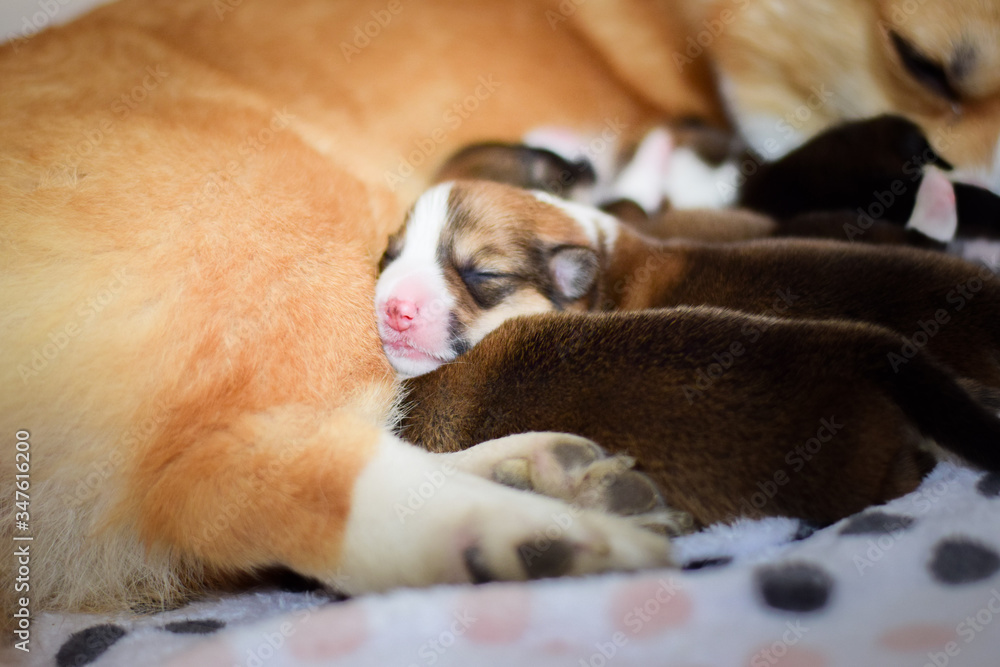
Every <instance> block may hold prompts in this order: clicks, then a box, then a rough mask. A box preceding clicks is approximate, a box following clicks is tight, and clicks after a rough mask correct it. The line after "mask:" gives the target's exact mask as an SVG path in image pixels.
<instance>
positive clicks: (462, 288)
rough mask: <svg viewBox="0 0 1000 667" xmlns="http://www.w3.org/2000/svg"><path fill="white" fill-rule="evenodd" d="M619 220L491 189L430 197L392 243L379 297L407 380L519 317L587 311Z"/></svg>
mask: <svg viewBox="0 0 1000 667" xmlns="http://www.w3.org/2000/svg"><path fill="white" fill-rule="evenodd" d="M617 231H618V223H617V221H616V220H615V219H614V218H612V217H610V216H608V215H606V214H604V213H602V212H600V211H598V210H596V209H592V208H590V207H586V206H579V205H574V204H570V203H566V202H563V201H561V200H559V199H556V198H554V197H551V196H549V195H547V194H545V193H540V192H538V193H535V192H528V191H523V190H518V189H515V188H510V187H505V186H501V185H497V184H493V183H486V182H475V183H474V184H473V183H472V182H464V181H456V182H447V183H442V184H440V185H437V186H435V187H434V188H432V189H430V190H428V191H427V192H426V193H425V194H424V195H423V196H422V197H421V198H420V199H419V200H418V201H417V203H416V205H415V206H414V208H413V209H412V211H411V212H410V214H409V215H408V216H407V219H406V223H405V224H404V226H403V227H402V228H401V229H400V230H399V231H398V232H397V233H396V234H394V235H393V236H392V237H391V238H390V239H389V245H388V249H387V250H386V253H385V256H384V257H383V259H382V264H381V267H380V269H381V275H380V276H379V281H378V285H377V288H376V295H375V307H376V313H377V316H378V329H379V335H380V336H381V339H382V345H383V348H384V349H385V353H386V355H387V356H388V358H389V361H390V362H391V363H392V365H393V367H394V368H395V369H396V371H397V372H399V373H400V374H401V375H404V376H415V375H420V374H422V373H427V372H429V371H432V370H434V369H435V368H437V367H438V366H440V365H441V364H443V363H447V362H449V361H452V360H453V359H455V358H456V357H457V356H458V355H459V354H461V353H462V352H464V351H466V350H467V349H468V348H469V347H471V346H472V345H475V344H476V343H478V342H479V341H480V340H482V338H483V336H485V335H486V334H487V333H489V332H490V331H492V330H493V329H495V328H496V327H497V326H499V325H500V324H501V323H502V322H504V321H505V320H507V319H509V318H511V317H514V316H516V315H524V314H529V313H537V312H546V311H550V310H554V309H555V310H581V311H582V310H589V309H591V308H592V307H593V305H594V304H593V299H594V298H596V293H595V290H594V286H595V280H596V277H597V273H598V270H599V266H600V261H601V260H600V257H599V256H598V255H599V251H598V250H595V249H599V248H602V247H608V246H609V245H610V244H611V243H613V241H614V238H615V236H616V234H617Z"/></svg>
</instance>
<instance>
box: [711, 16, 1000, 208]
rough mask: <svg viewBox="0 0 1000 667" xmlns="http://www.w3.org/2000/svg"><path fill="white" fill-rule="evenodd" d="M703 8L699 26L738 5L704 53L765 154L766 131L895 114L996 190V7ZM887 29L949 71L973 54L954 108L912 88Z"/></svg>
mask: <svg viewBox="0 0 1000 667" xmlns="http://www.w3.org/2000/svg"><path fill="white" fill-rule="evenodd" d="M695 4H697V3H695ZM701 4H702V5H703V13H702V14H700V15H698V16H695V17H694V18H693V21H694V25H700V22H701V21H704V20H711V19H712V18H713V17H715V18H717V17H718V16H719V15H720V13H721V12H722V11H724V10H725V9H727V8H729V9H733V5H737V7H739V6H742V8H736V9H733V12H734V16H735V19H734V20H732V22H731V23H729V24H728V25H727V27H726V29H725V30H723V31H722V32H721V34H720V35H719V37H718V38H717V39H714V40H713V42H712V44H711V46H710V51H711V54H712V57H713V58H714V59H715V62H716V63H717V64H718V66H719V70H720V71H721V72H722V73H723V75H724V77H725V78H726V79H727V80H728V81H729V83H730V85H729V88H728V90H727V91H726V92H727V95H726V96H727V97H728V100H729V102H730V105H731V109H732V111H733V113H734V118H736V119H737V124H738V125H740V126H742V127H743V128H745V129H746V128H748V127H749V126H750V125H751V123H752V122H756V123H759V125H758V127H757V130H758V131H759V132H760V134H759V137H758V139H757V141H756V142H755V145H756V147H757V148H758V150H760V151H762V152H763V153H764V154H765V156H767V155H768V153H771V155H773V153H774V151H773V150H771V147H769V146H768V145H767V140H766V139H765V138H764V136H765V135H766V134H771V135H773V136H776V137H778V138H779V139H780V138H781V137H782V136H789V134H790V133H796V134H799V133H801V135H802V136H803V137H809V136H812V135H814V134H816V133H817V132H819V131H821V130H823V129H826V128H828V127H829V126H830V125H832V124H834V123H836V122H837V121H840V120H845V119H857V118H864V117H869V116H874V115H878V114H880V113H897V114H900V115H903V116H906V117H907V118H910V119H911V120H913V121H914V122H916V123H917V124H918V125H920V126H921V128H922V129H923V130H924V133H925V134H926V135H927V137H928V139H929V141H930V143H931V145H932V146H933V147H934V149H935V150H937V151H938V153H940V154H941V155H942V156H943V157H945V158H946V159H947V160H949V161H951V162H953V163H954V164H955V165H956V166H958V167H959V168H961V169H962V170H963V171H965V172H967V173H971V174H975V175H976V176H977V177H980V178H984V179H987V180H990V179H992V180H991V184H992V186H993V187H994V188H998V187H1000V182H997V180H996V179H997V177H998V176H1000V174H998V173H997V168H998V165H995V164H994V160H995V155H996V150H997V140H998V137H1000V43H998V42H997V40H996V32H997V27H998V25H1000V6H998V5H997V4H996V3H995V2H990V1H988V0H949V2H937V1H934V0H914V1H913V2H903V1H902V0H842V1H838V2H835V3H834V2H829V0H797V1H796V2H795V3H789V2H786V1H785V0H753V1H752V2H745V1H744V0H708V1H707V2H704V3H701ZM890 30H891V31H895V32H897V33H898V34H899V35H901V36H902V37H904V38H905V39H907V40H908V41H909V42H911V43H912V44H913V45H914V46H915V47H916V48H917V49H919V51H920V52H921V53H922V54H923V55H924V56H926V57H927V58H929V59H931V60H932V61H936V62H937V63H939V64H943V65H944V66H946V67H950V66H952V65H954V64H955V63H957V62H959V61H961V60H962V59H963V58H964V57H965V56H964V55H963V53H971V56H970V58H971V60H968V61H966V62H965V63H964V64H963V65H960V66H954V67H950V69H951V70H952V79H953V82H954V84H955V87H956V88H957V90H958V91H959V93H960V95H961V100H960V101H958V102H957V103H955V104H953V103H951V102H950V101H948V100H946V99H943V98H942V97H940V96H938V95H935V94H934V93H932V92H931V91H929V90H928V89H927V88H925V87H924V86H922V85H920V84H919V83H918V82H916V81H915V79H914V78H913V76H912V75H911V74H909V73H908V72H907V71H906V69H905V68H904V67H903V65H902V63H901V60H900V58H899V56H898V54H897V53H896V51H895V49H894V48H893V46H892V43H891V40H890V38H889V31H890ZM789 54H794V57H789ZM963 68H964V69H963ZM821 88H822V89H823V91H824V92H825V93H828V94H829V95H828V96H826V99H825V100H822V101H820V98H821V97H824V96H825V95H816V92H817V90H818V89H821ZM751 117H755V118H756V121H752V119H751ZM782 121H784V122H785V124H784V125H779V123H781V122H782ZM755 133H757V132H751V134H755ZM991 172H992V173H991Z"/></svg>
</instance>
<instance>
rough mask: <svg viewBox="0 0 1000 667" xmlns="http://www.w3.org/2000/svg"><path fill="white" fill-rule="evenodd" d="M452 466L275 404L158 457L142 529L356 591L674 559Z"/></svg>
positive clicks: (380, 436)
mask: <svg viewBox="0 0 1000 667" xmlns="http://www.w3.org/2000/svg"><path fill="white" fill-rule="evenodd" d="M317 424H318V426H317ZM444 462H445V461H443V460H441V459H440V458H438V457H436V456H435V455H434V454H431V453H429V452H426V451H423V450H421V449H418V448H416V447H414V446H412V445H408V444H406V443H404V442H403V441H401V440H399V439H398V438H395V437H394V436H391V435H389V434H387V433H385V432H384V431H382V430H380V429H378V428H377V427H375V426H372V425H371V424H370V422H368V421H366V420H363V419H361V418H359V417H357V416H356V415H355V414H354V413H351V412H348V411H346V410H341V411H337V412H334V413H333V414H331V415H327V416H326V418H319V417H318V416H317V415H316V414H315V413H313V412H312V411H311V410H310V409H305V408H292V407H288V408H279V409H273V410H270V411H268V412H266V413H261V414H255V415H247V416H244V417H241V418H239V419H238V420H236V421H235V422H234V423H233V425H231V426H230V427H229V428H226V429H224V430H222V431H217V432H215V433H213V434H212V435H210V436H209V437H207V438H204V439H202V440H200V441H198V442H196V443H194V444H192V445H187V446H185V447H184V449H183V450H182V451H180V452H175V454H174V455H173V456H167V455H166V454H164V455H163V456H162V457H160V458H159V460H158V461H157V463H158V464H159V465H157V466H156V474H155V475H154V476H153V477H148V476H147V477H146V478H145V479H146V480H147V482H146V484H148V487H149V488H148V489H146V493H145V497H144V501H143V504H142V506H141V512H140V517H141V518H140V523H141V525H142V527H143V528H144V530H143V533H144V537H145V538H146V542H147V543H148V544H151V546H154V547H156V546H158V547H161V548H162V549H163V551H164V552H165V553H169V554H173V555H180V556H186V557H187V558H185V560H188V559H190V560H194V561H196V562H200V563H204V564H206V565H208V566H209V567H210V568H215V569H217V570H220V571H223V572H225V571H227V570H233V571H236V570H240V571H245V570H248V569H252V568H258V567H261V566H266V565H272V564H281V565H285V566H287V567H290V568H291V569H293V570H295V571H297V572H299V573H301V574H304V575H307V576H312V577H316V578H317V579H320V580H321V581H325V582H328V583H331V584H333V585H334V586H336V587H337V588H339V589H341V590H344V591H345V592H349V593H358V592H365V591H372V590H384V589H388V588H391V587H395V586H400V585H427V584H434V583H440V582H467V581H483V580H491V579H505V580H506V579H528V578H537V577H543V576H554V575H562V574H582V573H589V572H600V571H605V570H613V569H637V568H643V567H651V566H658V565H668V564H670V559H669V544H668V542H667V541H666V540H664V539H662V538H660V537H657V536H655V535H652V534H650V533H648V532H646V531H643V530H641V529H639V528H637V527H635V526H633V525H631V524H630V523H629V522H627V521H625V520H623V519H621V518H617V517H612V516H605V515H601V514H598V513H596V512H587V511H577V510H576V509H574V508H572V507H570V506H569V505H567V504H566V503H563V502H560V501H557V500H553V499H550V498H544V497H542V496H539V495H535V494H530V493H525V492H523V491H518V490H514V489H509V488H504V487H503V486H501V485H499V484H496V483H493V482H490V481H487V480H484V479H481V478H478V477H475V476H473V475H470V474H467V473H463V472H460V471H457V470H455V469H454V468H448V467H445V466H443V465H442V464H443V463H444ZM152 463H153V462H152V461H147V462H146V466H147V467H146V472H150V471H151V468H150V467H149V465H150V464H152ZM150 480H151V481H152V483H150ZM140 483H142V482H141V476H140ZM248 500H249V502H248ZM226 509H232V510H233V511H229V512H226V511H225V510H226ZM221 516H225V517H226V518H225V520H224V521H220V517H221Z"/></svg>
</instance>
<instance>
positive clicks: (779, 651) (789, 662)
mask: <svg viewBox="0 0 1000 667" xmlns="http://www.w3.org/2000/svg"><path fill="white" fill-rule="evenodd" d="M747 664H748V665H750V667H757V666H758V665H771V666H772V667H826V666H827V665H828V664H829V662H828V661H827V659H826V658H825V657H824V656H823V654H822V653H819V652H817V651H813V650H811V649H807V648H802V647H799V646H789V645H788V644H785V643H784V642H782V641H780V640H779V641H776V642H774V643H773V644H768V645H767V646H762V647H760V648H759V649H758V650H757V651H756V652H754V654H753V655H751V656H750V658H749V659H748V660H747Z"/></svg>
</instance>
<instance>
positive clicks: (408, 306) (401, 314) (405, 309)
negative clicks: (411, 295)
mask: <svg viewBox="0 0 1000 667" xmlns="http://www.w3.org/2000/svg"><path fill="white" fill-rule="evenodd" d="M416 316H417V305H416V304H415V303H413V302H412V301H406V300H404V299H389V301H387V302H386V304H385V320H386V322H387V323H388V324H389V326H390V327H392V328H393V329H395V330H396V331H406V330H407V329H409V328H410V327H411V326H413V318H415V317H416Z"/></svg>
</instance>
